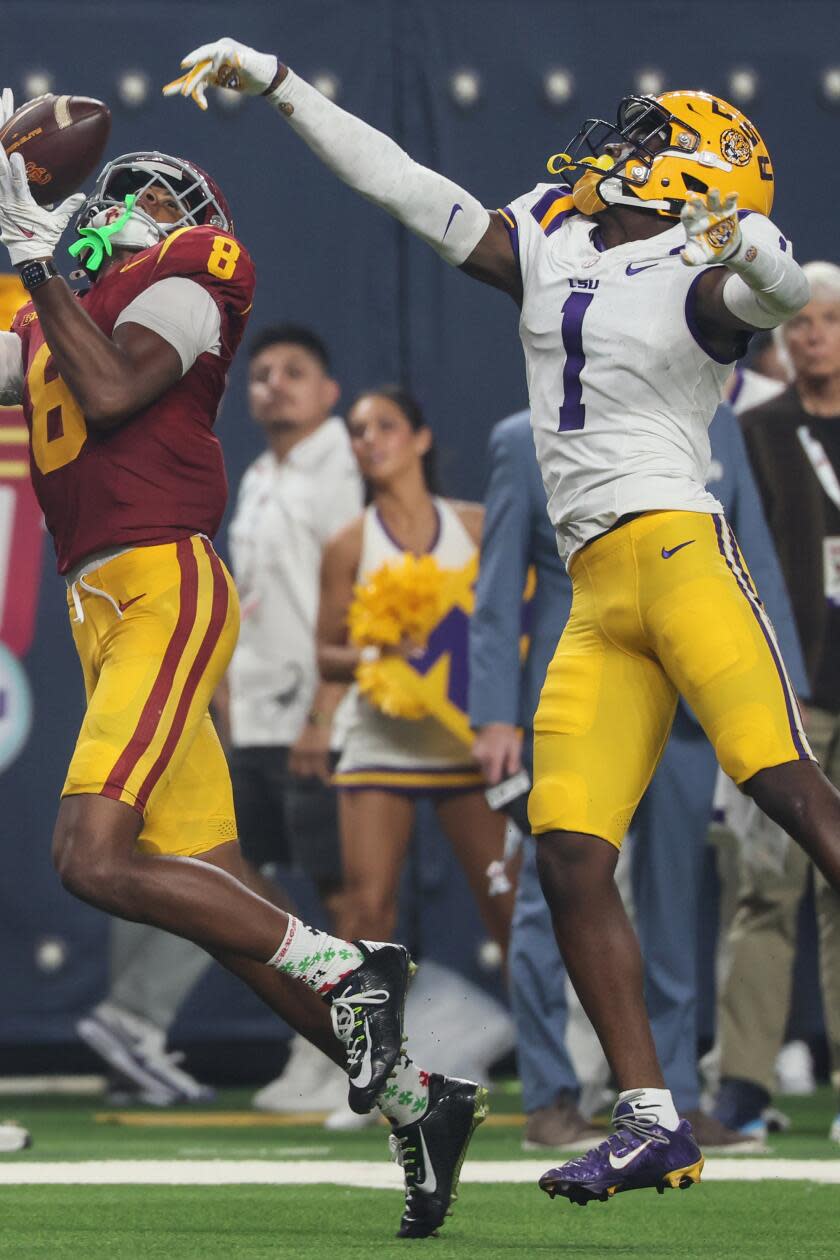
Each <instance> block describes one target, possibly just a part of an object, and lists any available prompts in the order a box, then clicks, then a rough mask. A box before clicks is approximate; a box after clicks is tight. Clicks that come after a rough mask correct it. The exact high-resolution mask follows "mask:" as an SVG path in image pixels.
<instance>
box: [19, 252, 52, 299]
mask: <svg viewBox="0 0 840 1260" xmlns="http://www.w3.org/2000/svg"><path fill="white" fill-rule="evenodd" d="M18 275H19V276H20V281H21V284H22V285H23V287H24V289H28V290H29V292H30V293H31V292H32V290H33V289H39V288H40V287H41V285H42V284H46V283H47V281H48V280H53V279H54V278H55V277H56V276H57V275H58V272H57V271H56V269H55V267H54V265H53V260H52V259H51V258H32V259H30V260H29V262H25V263H21V264H20V266H19V267H18Z"/></svg>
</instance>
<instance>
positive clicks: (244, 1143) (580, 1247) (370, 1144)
mask: <svg viewBox="0 0 840 1260" xmlns="http://www.w3.org/2000/svg"><path fill="white" fill-rule="evenodd" d="M247 1102H248V1095H247V1094H243V1093H241V1092H240V1093H237V1092H232V1091H231V1092H227V1093H226V1094H225V1095H224V1096H223V1098H222V1099H221V1101H220V1103H219V1104H218V1105H217V1106H216V1107H214V1108H212V1109H211V1108H204V1109H202V1111H201V1112H192V1111H189V1110H184V1109H182V1110H178V1111H174V1112H157V1111H154V1110H152V1109H140V1108H138V1109H136V1110H135V1111H133V1112H113V1111H107V1110H105V1109H104V1108H103V1106H102V1104H101V1103H97V1102H96V1101H95V1100H81V1099H66V1100H56V1099H33V1100H29V1099H27V1100H25V1101H24V1100H10V1099H7V1100H3V1101H2V1102H0V1115H4V1116H7V1117H9V1118H14V1119H16V1120H18V1121H19V1122H20V1123H22V1124H24V1125H25V1126H26V1127H27V1128H28V1129H29V1130H30V1131H31V1132H32V1134H33V1138H34V1146H33V1147H32V1148H31V1149H30V1150H28V1151H25V1152H22V1153H20V1154H18V1155H6V1156H0V1174H8V1175H12V1176H14V1175H17V1174H18V1173H19V1174H20V1175H23V1174H24V1172H25V1169H26V1167H27V1166H31V1167H32V1169H33V1172H34V1171H35V1169H36V1168H37V1167H39V1166H41V1165H43V1164H45V1163H47V1164H54V1163H56V1162H74V1163H77V1162H79V1161H92V1160H97V1161H115V1160H116V1161H120V1160H143V1161H155V1160H178V1161H185V1163H188V1164H192V1163H195V1164H197V1165H200V1166H201V1167H202V1168H204V1169H209V1170H210V1175H211V1176H212V1175H213V1170H214V1168H215V1167H216V1165H215V1164H214V1163H213V1161H220V1160H223V1161H246V1160H251V1161H273V1167H275V1168H276V1167H277V1166H278V1165H283V1166H284V1167H286V1166H288V1167H291V1166H292V1165H293V1164H298V1163H299V1162H300V1161H302V1162H303V1163H304V1164H305V1165H307V1171H308V1175H309V1176H312V1177H318V1176H319V1173H317V1172H316V1171H315V1170H316V1167H317V1166H318V1164H319V1163H323V1164H324V1166H325V1167H326V1161H329V1163H330V1166H331V1167H332V1168H335V1167H336V1165H338V1166H339V1167H341V1168H343V1167H344V1166H346V1165H351V1164H353V1163H355V1164H357V1166H358V1167H359V1168H361V1167H362V1166H363V1164H364V1166H367V1167H374V1166H375V1167H376V1168H378V1167H379V1165H380V1163H382V1162H384V1161H385V1160H386V1144H385V1132H384V1130H383V1129H373V1130H367V1131H364V1132H362V1133H358V1134H348V1135H342V1134H331V1133H327V1132H325V1131H324V1130H323V1129H322V1128H321V1127H320V1126H318V1125H316V1124H298V1123H294V1124H286V1123H280V1124H278V1123H277V1122H276V1120H277V1118H274V1117H262V1116H259V1115H255V1114H253V1113H248V1111H247ZM492 1104H493V1112H492V1115H491V1119H490V1120H489V1121H488V1122H487V1124H485V1125H484V1127H483V1128H482V1129H480V1130H479V1131H478V1133H477V1135H476V1139H475V1142H474V1144H473V1148H472V1151H471V1157H472V1159H473V1160H474V1161H490V1160H492V1161H509V1162H510V1163H511V1164H512V1165H513V1166H514V1167H513V1168H511V1169H510V1175H511V1176H513V1175H514V1173H515V1166H516V1165H519V1164H521V1161H522V1160H523V1159H528V1160H533V1159H534V1155H533V1153H529V1154H528V1155H527V1156H525V1155H523V1153H522V1152H521V1151H520V1148H519V1141H520V1123H519V1120H518V1118H517V1113H518V1110H519V1098H518V1095H517V1094H516V1092H515V1091H512V1090H511V1091H496V1092H495V1093H494V1095H493V1099H492ZM784 1107H785V1110H787V1111H788V1112H789V1114H790V1115H791V1117H792V1119H793V1121H794V1130H795V1131H794V1132H793V1133H792V1134H787V1135H779V1136H778V1137H774V1138H773V1139H772V1141H771V1143H770V1150H769V1152H768V1155H767V1157H766V1158H767V1159H786V1160H804V1159H808V1160H819V1161H826V1163H825V1167H826V1168H827V1169H830V1168H831V1165H829V1164H828V1163H827V1161H834V1160H835V1159H840V1151H838V1148H837V1147H836V1146H834V1145H832V1144H831V1143H830V1142H829V1141H828V1140H827V1137H826V1132H827V1129H828V1124H829V1122H830V1120H831V1118H832V1115H833V1098H832V1096H831V1095H830V1094H829V1092H828V1091H827V1090H825V1091H821V1092H820V1093H819V1094H818V1095H816V1096H815V1097H814V1098H808V1099H791V1100H785V1102H784ZM374 1162H375V1163H374ZM543 1162H544V1163H545V1165H546V1166H548V1165H549V1164H550V1163H552V1162H554V1161H552V1160H551V1159H550V1158H549V1159H546V1160H544V1161H543ZM730 1164H731V1165H732V1172H733V1177H734V1176H737V1166H738V1164H739V1160H738V1159H737V1158H732V1159H731V1160H730V1161H728V1162H727V1164H726V1167H725V1173H726V1175H727V1176H728V1168H729V1165H730ZM717 1166H718V1168H719V1167H720V1161H718V1165H717ZM179 1167H180V1165H179ZM768 1167H769V1165H768ZM804 1167H805V1166H804V1165H803V1168H804ZM810 1167H811V1166H810V1165H809V1168H810ZM15 1169H16V1170H17V1171H15ZM522 1171H523V1172H524V1171H525V1170H524V1169H523V1170H522ZM65 1172H72V1170H66V1169H65ZM72 1175H75V1174H72ZM794 1175H796V1174H795V1173H794ZM400 1210H401V1196H400V1194H399V1192H398V1191H395V1190H390V1189H357V1188H348V1187H347V1186H342V1185H206V1186H205V1185H202V1186H192V1185H187V1186H182V1185H147V1186H144V1185H136V1184H135V1185H121V1186H117V1185H112V1186H109V1185H95V1184H93V1185H4V1186H0V1256H2V1257H4V1258H5V1257H7V1256H8V1257H30V1256H31V1257H43V1258H45V1260H63V1258H64V1257H73V1258H74V1260H99V1258H100V1257H102V1258H104V1257H106V1256H107V1257H108V1258H109V1260H145V1258H146V1257H158V1256H161V1257H163V1256H166V1257H168V1258H169V1257H171V1258H173V1260H181V1258H182V1257H183V1258H184V1260H191V1258H192V1257H201V1258H202V1260H216V1258H217V1257H218V1258H221V1257H231V1258H234V1257H235V1258H236V1260H239V1258H240V1257H241V1258H243V1260H247V1258H250V1257H269V1256H272V1257H284V1258H285V1257H290V1258H291V1257H300V1258H301V1260H343V1258H344V1257H345V1256H346V1257H357V1256H358V1257H362V1256H370V1255H379V1254H382V1255H396V1254H399V1253H405V1252H406V1251H407V1250H408V1251H411V1250H412V1249H417V1248H421V1249H422V1248H426V1249H429V1250H430V1251H431V1252H432V1254H433V1255H434V1256H436V1257H441V1258H442V1260H443V1258H445V1257H450V1256H451V1257H458V1258H463V1260H473V1258H476V1260H479V1258H480V1260H495V1258H496V1257H513V1256H523V1257H528V1256H542V1255H545V1256H548V1255H557V1256H564V1257H572V1258H574V1260H577V1258H578V1257H580V1258H581V1260H587V1258H589V1257H606V1258H608V1260H630V1258H634V1260H643V1258H646V1257H659V1258H662V1260H672V1258H673V1260H677V1258H679V1257H686V1260H689V1258H690V1260H694V1258H697V1260H701V1258H702V1260H718V1258H719V1257H733V1260H736V1258H737V1260H741V1258H742V1257H743V1258H744V1260H748V1258H752V1257H756V1260H759V1258H760V1260H799V1258H800V1257H802V1258H803V1260H805V1258H807V1260H810V1258H811V1257H813V1258H814V1260H816V1258H818V1257H819V1258H822V1257H825V1258H826V1260H838V1258H840V1185H824V1184H818V1183H815V1182H813V1181H809V1180H801V1181H800V1180H785V1181H746V1182H738V1181H729V1180H724V1181H721V1180H716V1181H708V1182H706V1184H704V1185H702V1186H699V1187H694V1188H693V1189H692V1190H691V1192H690V1193H685V1192H679V1193H677V1192H673V1193H668V1194H665V1195H661V1196H660V1195H657V1194H656V1193H654V1192H653V1191H646V1192H639V1193H636V1194H629V1195H624V1196H621V1197H619V1198H616V1199H615V1200H613V1201H612V1202H610V1203H608V1204H600V1203H593V1204H590V1205H589V1206H588V1207H587V1208H585V1209H580V1208H577V1207H572V1206H571V1205H570V1204H568V1203H567V1202H565V1201H556V1202H554V1203H552V1202H551V1201H550V1200H549V1199H548V1198H547V1197H546V1196H544V1195H543V1194H541V1193H540V1192H539V1191H538V1190H537V1189H536V1187H535V1186H534V1185H533V1184H531V1183H527V1182H526V1183H524V1184H511V1183H510V1182H509V1181H508V1182H505V1181H501V1182H499V1183H498V1184H490V1185H483V1184H481V1185H480V1184H469V1183H467V1184H462V1187H461V1192H460V1197H459V1201H458V1203H457V1205H456V1209H455V1215H454V1217H453V1218H452V1219H451V1220H450V1221H448V1222H447V1225H446V1228H445V1230H444V1232H443V1234H442V1235H441V1237H440V1238H438V1239H431V1240H428V1241H416V1242H407V1241H404V1240H397V1239H395V1238H394V1237H393V1235H394V1231H395V1229H396V1225H397V1223H398V1220H399V1215H400Z"/></svg>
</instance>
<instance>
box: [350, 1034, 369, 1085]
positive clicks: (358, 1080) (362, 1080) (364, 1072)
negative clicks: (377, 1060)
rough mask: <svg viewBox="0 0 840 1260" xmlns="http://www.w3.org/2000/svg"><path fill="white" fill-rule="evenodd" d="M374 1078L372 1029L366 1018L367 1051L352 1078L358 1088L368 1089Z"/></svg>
mask: <svg viewBox="0 0 840 1260" xmlns="http://www.w3.org/2000/svg"><path fill="white" fill-rule="evenodd" d="M372 1079H373V1064H372V1063H371V1046H370V1030H369V1028H368V1021H367V1018H365V1052H364V1054H363V1055H362V1062H361V1064H360V1066H359V1070H358V1072H357V1073H356V1075H355V1076H351V1078H350V1080H351V1081H352V1083H353V1085H354V1086H355V1088H356V1089H367V1087H368V1085H370V1082H371V1080H372Z"/></svg>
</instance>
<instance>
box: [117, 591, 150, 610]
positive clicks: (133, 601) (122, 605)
mask: <svg viewBox="0 0 840 1260" xmlns="http://www.w3.org/2000/svg"><path fill="white" fill-rule="evenodd" d="M145 594H146V592H145V591H144V592H143V595H145ZM143 595H132V597H131V599H125V600H123V599H120V600H117V604H118V607H119V610H120V612H121V613H122V612H125V610H126V608H130V607H131V605H132V604H136V603H137V601H138V599H142V598H143Z"/></svg>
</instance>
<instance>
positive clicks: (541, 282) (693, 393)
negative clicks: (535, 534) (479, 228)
mask: <svg viewBox="0 0 840 1260" xmlns="http://www.w3.org/2000/svg"><path fill="white" fill-rule="evenodd" d="M501 213H502V215H503V217H504V219H505V221H506V223H507V226H508V231H509V233H510V236H511V241H512V244H513V247H514V250H515V251H516V252H517V254H518V258H519V266H520V269H521V273H522V285H523V290H524V299H523V303H522V315H521V318H520V322H519V332H520V336H521V339H522V345H523V347H524V350H525V360H526V368H527V375H528V390H529V394H530V401H531V423H532V425H533V430H534V441H535V444H536V448H537V456H538V459H539V463H540V468H541V469H542V476H543V482H544V484H545V490H546V494H547V496H548V511H549V516H550V518H551V522H552V524H553V525H554V528H555V530H556V532H557V541H558V547H559V550H560V554H561V556H562V557H563V559H564V560H566V561H568V560H569V559H570V557H571V556H572V555H573V554H574V552H575V551H577V550H578V549H579V548H580V547H582V546H583V545H584V543H586V542H588V541H590V540H591V539H592V538H594V537H596V536H597V535H598V534H602V533H603V532H604V531H605V530H607V529H609V528H610V527H611V526H612V525H614V524H615V522H616V521H617V520H618V519H619V517H621V516H623V515H624V514H625V513H628V512H639V511H653V510H656V509H676V510H684V511H690V512H720V511H722V508H721V505H720V504H719V503H718V501H717V499H715V498H714V496H713V495H711V494H709V493H708V491H707V490H706V489H705V484H706V476H707V472H708V467H709V460H710V450H709V439H708V426H709V424H710V422H711V419H712V416H713V415H714V412H715V409H716V407H717V405H718V403H719V402H720V398H721V393H722V388H723V384H724V382H725V381H726V379H727V377H728V376H729V375H730V373H731V372H732V368H733V366H734V365H733V364H732V363H725V362H722V361H720V360H719V359H717V358H715V356H714V354H712V353H711V351H710V350H709V349H708V348H707V347H706V346H705V345H704V344H703V339H702V336H701V334H700V332H699V331H698V329H697V326H696V323H695V321H694V314H693V307H694V295H695V293H696V284H697V281H698V280H699V278H700V276H701V275H702V273H703V270H704V269H703V268H697V267H686V266H685V264H684V263H683V262H682V260H681V259H680V256H679V255H680V251H681V249H682V248H683V246H684V245H685V231H684V229H683V227H682V225H681V224H679V223H678V224H676V225H675V226H674V227H673V228H670V229H668V231H666V232H662V233H661V234H660V235H658V236H654V237H652V238H650V239H649V240H644V241H630V242H628V243H626V244H624V245H617V246H614V247H613V248H611V249H607V250H604V249H602V248H599V240H598V229H597V223H596V221H595V220H594V219H592V218H587V217H585V216H584V215H582V214H580V213H578V211H576V210H575V209H574V206H573V204H572V199H571V196H570V193H569V189H568V188H567V187H565V186H563V185H554V184H551V185H549V184H540V185H538V186H537V187H536V188H535V189H533V191H531V192H530V193H527V194H526V195H525V196H524V197H519V198H517V199H516V200H515V201H513V202H511V203H510V205H509V206H506V207H505V208H504V210H503V211H502V212H501Z"/></svg>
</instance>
